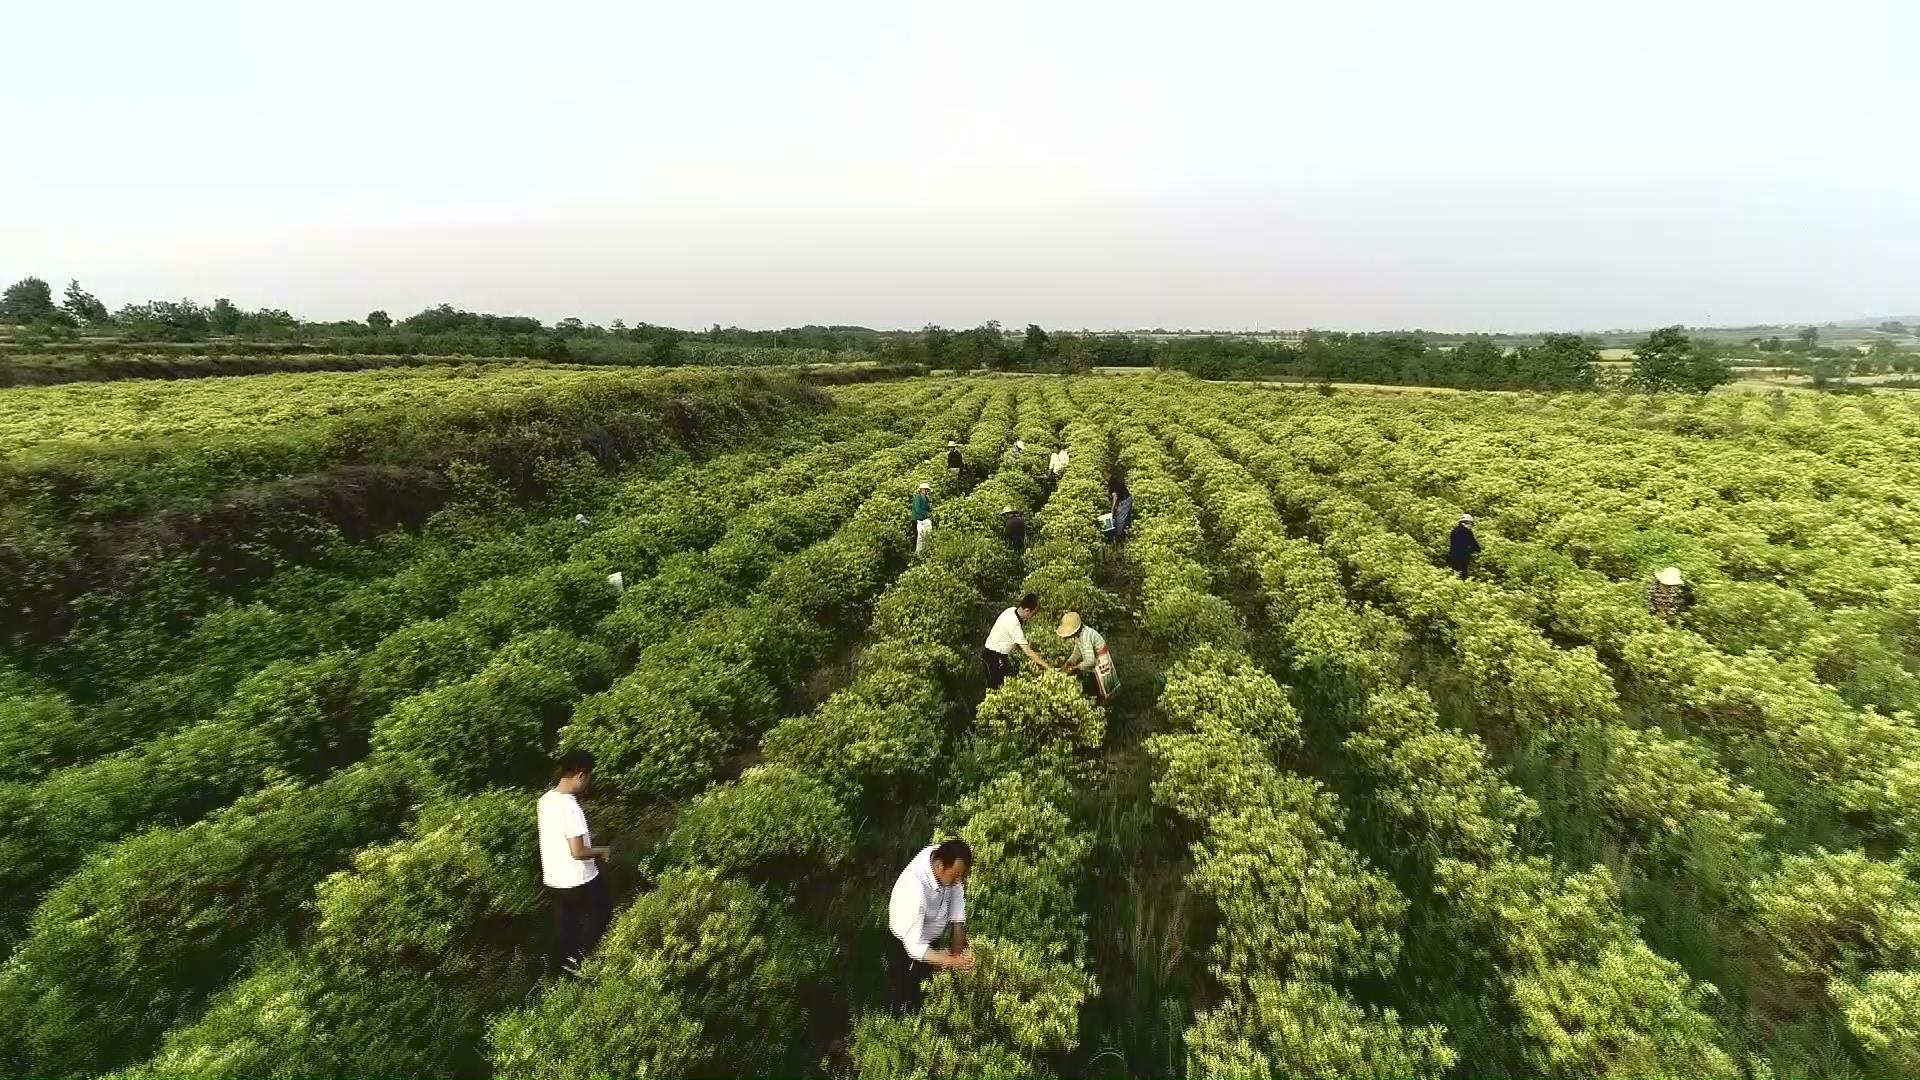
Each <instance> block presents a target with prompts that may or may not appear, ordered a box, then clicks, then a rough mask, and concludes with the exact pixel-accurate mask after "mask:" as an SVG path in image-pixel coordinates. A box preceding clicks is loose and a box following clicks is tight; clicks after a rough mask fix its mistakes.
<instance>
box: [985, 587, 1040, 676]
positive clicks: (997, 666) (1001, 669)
mask: <svg viewBox="0 0 1920 1080" xmlns="http://www.w3.org/2000/svg"><path fill="white" fill-rule="evenodd" d="M1039 610H1040V594H1039V593H1028V594H1027V595H1025V596H1023V597H1021V598H1020V603H1019V604H1018V605H1017V606H1015V607H1010V608H1008V609H1007V610H1005V611H1003V612H1001V613H1000V617H999V618H998V619H995V620H994V621H993V629H992V630H990V631H988V633H987V645H986V648H985V649H983V650H981V656H982V657H983V658H984V659H985V660H986V664H987V689H989V690H998V689H1000V684H1001V683H1003V682H1006V681H1007V665H1008V663H1009V662H1010V661H1011V660H1012V659H1013V650H1014V649H1016V648H1018V649H1019V650H1020V651H1022V652H1024V653H1026V654H1027V659H1028V660H1031V661H1033V662H1034V663H1035V664H1038V665H1040V667H1042V668H1045V667H1046V666H1047V661H1046V658H1045V657H1043V656H1041V655H1040V654H1039V653H1037V652H1034V651H1033V646H1031V645H1029V644H1027V631H1026V626H1025V623H1026V621H1027V620H1028V619H1031V618H1033V613H1034V612H1036V611H1039Z"/></svg>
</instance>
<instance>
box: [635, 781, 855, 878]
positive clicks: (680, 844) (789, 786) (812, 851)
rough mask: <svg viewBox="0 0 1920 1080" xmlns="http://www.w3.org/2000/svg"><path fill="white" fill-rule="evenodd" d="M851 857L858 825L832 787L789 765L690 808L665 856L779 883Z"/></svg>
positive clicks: (711, 793)
mask: <svg viewBox="0 0 1920 1080" xmlns="http://www.w3.org/2000/svg"><path fill="white" fill-rule="evenodd" d="M852 852H853V826H852V825H851V823H849V822H848V820H847V812H846V810H845V808H844V807H842V806H841V804H840V802H839V800H837V799H836V798H835V797H834V792H833V790H832V789H831V788H829V787H828V786H827V785H826V784H825V783H823V782H821V781H819V780H816V779H814V778H813V777H811V776H809V775H807V774H806V773H803V772H801V771H799V770H797V769H795V768H793V767H792V766H789V765H761V766H757V767H755V768H752V769H748V770H747V771H746V773H744V774H743V775H742V776H741V777H740V779H739V780H737V781H735V782H733V783H731V784H724V785H721V786H720V787H716V788H712V789H710V790H708V791H706V792H704V793H702V794H701V795H700V796H699V797H697V798H695V799H694V800H693V802H692V803H690V804H688V806H687V808H686V809H685V810H683V811H681V814H680V819H679V821H677V822H676V823H675V824H674V828H673V832H672V834H671V835H670V836H668V837H667V840H666V843H665V844H663V845H662V847H661V851H660V853H659V858H660V859H661V861H662V862H663V863H664V864H666V865H697V866H707V867H711V868H713V869H716V870H719V871H721V872H723V873H728V874H741V875H744V876H747V877H749V878H752V879H755V880H762V881H770V882H773V883H776V884H778V883H781V882H786V881H792V880H794V879H797V878H801V877H804V876H806V875H808V874H813V873H818V872H820V871H823V870H827V869H830V868H832V867H834V866H836V865H838V864H840V863H842V862H845V861H846V860H847V858H848V856H849V855H851V854H852Z"/></svg>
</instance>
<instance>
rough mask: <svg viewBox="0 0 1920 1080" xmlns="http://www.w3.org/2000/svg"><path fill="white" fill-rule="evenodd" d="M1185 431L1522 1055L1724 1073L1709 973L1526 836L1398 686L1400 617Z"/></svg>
mask: <svg viewBox="0 0 1920 1080" xmlns="http://www.w3.org/2000/svg"><path fill="white" fill-rule="evenodd" d="M1180 448H1181V452H1182V454H1183V456H1184V457H1185V458H1186V460H1187V463H1188V465H1189V467H1190V468H1191V469H1192V470H1193V471H1194V473H1195V474H1196V476H1197V478H1198V479H1199V481H1200V484H1199V486H1200V490H1201V491H1202V492H1203V493H1204V496H1205V498H1206V501H1207V503H1208V508H1209V510H1210V512H1212V513H1213V514H1214V516H1215V517H1216V520H1218V521H1220V522H1221V523H1222V527H1223V529H1224V531H1225V533H1226V535H1227V536H1228V538H1229V544H1230V548H1229V549H1230V551H1231V553H1232V556H1233V558H1234V560H1235V562H1236V563H1238V564H1240V565H1243V566H1246V567H1247V568H1249V570H1250V571H1251V572H1252V573H1253V575H1254V576H1255V578H1256V580H1257V581H1258V582H1259V586H1260V590H1261V593H1262V595H1263V596H1264V598H1265V600H1266V603H1267V608H1268V614H1269V616H1270V617H1271V618H1272V620H1273V624H1274V625H1275V627H1276V628H1278V629H1279V630H1280V631H1281V632H1282V635H1283V637H1284V640H1285V642H1286V645H1287V649H1288V652H1289V654H1290V655H1289V660H1290V664H1291V665H1292V666H1293V668H1294V669H1295V671H1296V672H1298V673H1299V674H1300V675H1301V677H1302V679H1303V681H1304V682H1305V684H1306V685H1308V686H1309V687H1311V688H1313V690H1314V692H1315V696H1316V697H1317V698H1318V699H1319V700H1320V701H1322V702H1324V703H1325V704H1326V706H1327V707H1328V708H1329V709H1330V710H1331V712H1332V716H1331V719H1333V720H1334V721H1335V722H1336V723H1340V724H1343V725H1346V726H1347V728H1348V730H1349V735H1348V738H1347V740H1346V746H1347V749H1348V752H1349V754H1350V755H1351V756H1352V759H1353V760H1354V761H1355V762H1356V763H1357V764H1358V765H1359V766H1360V767H1361V769H1362V770H1363V772H1365V773H1367V774H1368V775H1369V776H1370V777H1371V779H1372V780H1373V781H1374V783H1375V784H1376V786H1377V787H1376V795H1375V799H1376V801H1377V802H1378V804H1379V805H1380V806H1381V807H1382V809H1383V810H1384V811H1385V812H1386V813H1387V814H1388V815H1389V817H1390V818H1392V819H1393V820H1394V821H1395V822H1396V823H1397V824H1398V825H1399V826H1400V827H1401V828H1402V829H1403V830H1404V834H1403V835H1404V836H1405V837H1406V839H1405V841H1404V844H1405V846H1406V848H1407V849H1408V850H1409V851H1410V852H1411V853H1413V854H1416V855H1417V856H1418V857H1419V858H1420V859H1421V861H1422V862H1423V863H1424V864H1425V865H1427V866H1429V867H1430V868H1431V871H1432V875H1433V879H1434V882H1435V889H1436V891H1437V893H1438V895H1439V896H1440V897H1441V898H1443V900H1444V901H1445V906H1444V908H1443V909H1442V910H1443V911H1444V913H1445V919H1446V922H1445V924H1444V925H1446V929H1447V932H1448V933H1449V934H1451V935H1453V936H1455V937H1456V938H1457V939H1458V940H1459V941H1461V942H1463V943H1465V951H1466V952H1467V953H1468V954H1469V955H1474V956H1477V957H1479V958H1481V959H1482V960H1483V961H1485V962H1486V963H1487V964H1488V965H1489V970H1491V971H1493V972H1495V973H1496V977H1497V978H1498V979H1499V980H1500V984H1501V985H1504V986H1505V987H1506V988H1507V995H1508V1004H1509V1007H1510V1008H1511V1009H1512V1015H1513V1019H1512V1023H1513V1025H1514V1027H1515V1028H1516V1030H1517V1031H1519V1032H1520V1033H1521V1034H1522V1035H1523V1037H1524V1042H1523V1051H1522V1053H1523V1055H1524V1067H1526V1068H1529V1069H1534V1070H1538V1071H1540V1072H1543V1073H1547V1074H1552V1075H1616V1074H1626V1075H1638V1074H1643V1073H1647V1072H1677V1073H1685V1074H1686V1075H1700V1076H1727V1075H1730V1074H1732V1073H1733V1072H1734V1071H1735V1070H1734V1066H1733V1062H1732V1060H1731V1059H1730V1058H1729V1057H1728V1055H1727V1054H1726V1052H1725V1051H1723V1050H1722V1049H1720V1046H1719V1043H1720V1033H1719V1031H1718V1029H1717V1027H1716V1025H1715V1024H1714V1022H1713V1020H1712V1019H1711V1018H1710V1016H1709V1015H1708V1013H1707V1012H1706V1011H1704V1006H1705V1004H1706V1001H1707V999H1708V998H1709V997H1710V996H1711V994H1712V992H1713V991H1712V988H1711V987H1709V986H1706V985H1705V984H1700V983H1695V982H1693V981H1692V980H1690V979H1689V978H1687V976H1686V974H1685V972H1684V971H1683V970H1682V969H1680V968H1679V967H1678V966H1677V965H1674V964H1672V963H1671V962H1669V961H1667V960H1665V959H1663V958H1662V957H1660V956H1658V955H1656V954H1654V953H1653V952H1652V950H1650V949H1648V948H1647V946H1646V944H1645V943H1644V942H1643V941H1641V940H1640V938H1639V937H1638V933H1637V927H1636V925H1635V923H1634V921H1633V920H1632V919H1631V918H1630V917H1628V916H1627V915H1626V914H1625V912H1624V910H1623V908H1622V906H1621V903H1620V894H1619V889H1618V886H1617V884H1616V883H1615V882H1614V879H1613V877H1612V875H1611V874H1609V873H1608V872H1607V870H1606V869H1605V868H1604V867H1594V868H1593V869H1592V870H1590V871H1588V872H1586V873H1582V874H1570V873H1568V872H1566V871H1564V870H1562V869H1560V868H1558V867H1556V866H1554V865H1553V864H1552V863H1551V862H1550V861H1549V860H1547V859H1544V858H1538V857H1529V856H1526V855H1524V854H1523V853H1522V851H1521V850H1520V849H1519V847H1518V845H1517V843H1516V840H1515V837H1516V835H1517V834H1518V831H1519V830H1520V829H1521V828H1522V827H1524V826H1525V825H1526V824H1527V823H1528V822H1529V821H1530V820H1531V818H1532V817H1533V815H1534V813H1535V807H1534V804H1533V803H1532V801H1531V800H1530V799H1528V798H1527V797H1526V796H1525V795H1524V794H1522V793H1521V792H1520V791H1518V790H1517V789H1516V788H1514V787H1513V786H1512V785H1511V784H1509V783H1507V782H1506V781H1505V780H1504V779H1503V778H1502V777H1501V776H1500V775H1499V773H1498V771H1497V770H1495V769H1494V768H1493V767H1492V766H1491V765H1490V764H1489V763H1488V761H1487V759H1486V752H1485V748H1484V747H1483V746H1481V745H1480V744H1479V742H1478V740H1475V739H1473V738H1471V737H1469V736H1465V735H1462V734H1460V733H1458V732H1453V731H1450V730H1448V729H1446V728H1444V727H1443V726H1442V725H1441V724H1440V721H1439V717H1438V716H1437V714H1436V713H1435V711H1434V709H1433V705H1432V703H1431V701H1430V700H1429V699H1428V698H1427V696H1426V695H1425V694H1424V693H1423V692H1421V691H1418V690H1413V689H1408V688H1405V687H1403V686H1402V685H1400V683H1399V672H1400V664H1401V661H1400V658H1399V655H1398V654H1399V652H1400V650H1401V649H1402V648H1404V646H1405V645H1406V643H1407V641H1408V640H1409V638H1408V634H1407V631H1406V629H1405V628H1404V627H1402V626H1401V625H1399V623H1398V621H1397V620H1395V619H1393V618H1392V617H1391V616H1388V615H1387V614H1385V613H1384V612H1381V611H1379V610H1377V609H1374V608H1371V607H1369V606H1366V605H1356V604H1353V603H1352V602H1350V601H1349V600H1348V599H1347V596H1346V594H1345V591H1344V588H1343V584H1342V580H1341V578H1340V575H1339V571H1338V569H1337V567H1335V566H1334V565H1333V563H1332V562H1331V561H1330V560H1329V559H1328V558H1327V557H1326V556H1325V555H1323V554H1321V553H1320V552H1319V551H1318V550H1317V549H1315V548H1314V547H1313V546H1312V545H1311V544H1308V543H1306V542H1304V541H1300V540H1294V539H1289V538H1288V537H1287V536H1286V535H1285V530H1284V527H1283V525H1282V522H1281V520H1280V517H1279V515H1278V514H1277V512H1276V511H1275V509H1274V506H1273V503H1272V502H1271V501H1270V499H1269V498H1268V496H1267V493H1266V489H1265V486H1264V485H1262V484H1261V483H1260V482H1259V481H1258V480H1256V479H1255V478H1253V477H1252V476H1250V475H1248V474H1247V473H1246V472H1245V471H1244V470H1241V469H1240V468H1239V467H1238V466H1236V465H1234V464H1232V463H1231V462H1229V461H1227V460H1226V459H1225V458H1224V457H1222V456H1220V455H1219V453H1218V452H1217V451H1215V450H1214V449H1213V448H1212V447H1211V446H1210V445H1209V444H1208V443H1206V442H1205V441H1204V440H1199V439H1183V440H1181V442H1180ZM1437 1045H1438V1044H1436V1046H1437ZM1442 1049H1444V1048H1442ZM1434 1060H1435V1061H1436V1062H1437V1061H1438V1058H1435V1059H1434Z"/></svg>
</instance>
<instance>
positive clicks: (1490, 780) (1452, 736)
mask: <svg viewBox="0 0 1920 1080" xmlns="http://www.w3.org/2000/svg"><path fill="white" fill-rule="evenodd" d="M1360 720H1361V726H1360V728H1359V730H1356V731H1355V732H1354V733H1353V734H1351V735H1349V736H1348V737H1347V739H1346V742H1345V743H1344V745H1345V747H1346V749H1347V752H1348V753H1349V754H1351V755H1353V757H1354V760H1355V761H1356V762H1358V763H1359V765H1360V766H1361V768H1363V769H1365V770H1366V771H1367V773H1368V774H1369V775H1370V776H1372V777H1373V778H1374V779H1375V781H1376V783H1377V784H1378V788H1377V790H1376V791H1375V794H1374V799H1375V801H1376V802H1377V803H1378V805H1379V806H1380V807H1381V809H1383V810H1385V811H1386V813H1387V814H1388V815H1389V816H1390V817H1391V818H1392V819H1393V820H1395V821H1396V822H1398V823H1399V824H1400V826H1401V828H1402V829H1403V830H1404V831H1403V832H1401V833H1400V834H1399V836H1401V837H1403V838H1404V839H1402V840H1401V843H1402V844H1403V846H1406V847H1409V848H1418V849H1420V850H1421V851H1423V852H1425V853H1426V855H1427V857H1428V858H1434V857H1438V856H1441V855H1451V856H1454V857H1459V858H1472V859H1475V860H1479V861H1488V860H1492V859H1497V858H1503V857H1508V856H1510V855H1511V854H1512V853H1513V851H1514V840H1515V837H1516V835H1517V833H1518V830H1519V829H1520V828H1521V827H1522V826H1524V825H1526V824H1527V823H1529V822H1531V821H1533V820H1534V819H1535V818H1537V817H1538V815H1539V805H1538V804H1537V803H1535V802H1534V801H1533V799H1531V798H1529V797H1528V796H1527V795H1526V793H1525V792H1523V791H1521V790H1520V789H1519V788H1517V787H1515V786H1514V785H1513V784H1510V783H1508V782H1507V781H1506V780H1505V779H1503V778H1502V777H1501V776H1500V774H1499V772H1498V771H1496V770H1495V769H1494V768H1493V766H1492V765H1491V764H1490V763H1489V762H1488V760H1487V748H1486V745H1485V744H1483V743H1482V742H1480V740H1478V739H1476V738H1473V737H1472V736H1470V735H1466V734H1463V733H1461V732H1458V731H1452V730H1449V729H1447V728H1444V727H1442V726H1441V725H1440V718H1439V716H1438V714H1436V713H1435V712H1434V708H1433V702H1432V700H1431V699H1429V698H1428V697H1427V695H1426V694H1425V692H1423V691H1420V690H1413V689H1380V690H1375V691H1374V692H1373V693H1371V694H1369V695H1368V697H1367V701H1366V706H1365V709H1364V711H1363V712H1362V713H1361V715H1360Z"/></svg>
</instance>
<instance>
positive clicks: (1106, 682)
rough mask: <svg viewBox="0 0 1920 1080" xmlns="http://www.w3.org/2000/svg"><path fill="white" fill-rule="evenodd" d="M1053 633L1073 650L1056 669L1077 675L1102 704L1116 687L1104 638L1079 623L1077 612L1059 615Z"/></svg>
mask: <svg viewBox="0 0 1920 1080" xmlns="http://www.w3.org/2000/svg"><path fill="white" fill-rule="evenodd" d="M1054 633H1055V634H1058V635H1059V636H1060V637H1062V638H1066V639H1068V640H1070V641H1072V642H1073V651H1072V652H1070V653H1068V654H1067V662H1066V665H1065V666H1064V667H1062V668H1061V669H1060V670H1062V671H1070V672H1072V673H1074V674H1076V675H1078V676H1080V684H1081V686H1082V687H1084V688H1085V689H1086V691H1087V692H1088V693H1089V694H1092V695H1093V696H1094V697H1096V698H1098V699H1099V700H1100V703H1101V704H1102V705H1104V704H1106V702H1107V699H1108V698H1109V697H1111V696H1112V695H1113V692H1114V691H1115V690H1117V689H1119V688H1120V674H1119V671H1118V670H1117V669H1116V668H1115V667H1114V664H1113V654H1112V653H1110V652H1108V651H1107V639H1106V638H1104V637H1102V636H1101V634H1100V631H1098V630H1095V629H1094V628H1093V627H1091V626H1088V625H1087V624H1086V623H1085V622H1084V621H1082V620H1081V618H1080V613H1079V612H1077V611H1069V612H1067V613H1066V614H1065V615H1062V616H1060V627H1059V629H1057V630H1055V631H1054Z"/></svg>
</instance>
